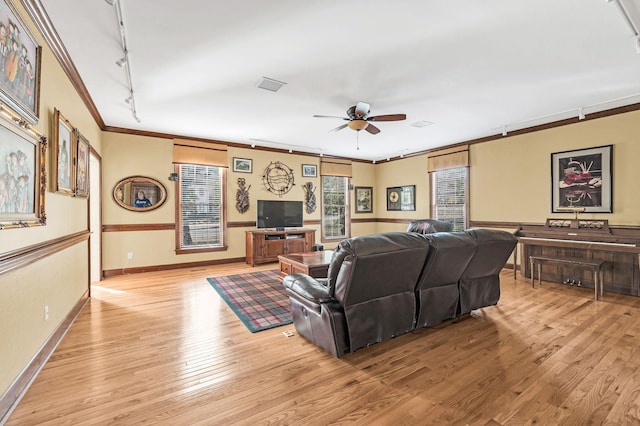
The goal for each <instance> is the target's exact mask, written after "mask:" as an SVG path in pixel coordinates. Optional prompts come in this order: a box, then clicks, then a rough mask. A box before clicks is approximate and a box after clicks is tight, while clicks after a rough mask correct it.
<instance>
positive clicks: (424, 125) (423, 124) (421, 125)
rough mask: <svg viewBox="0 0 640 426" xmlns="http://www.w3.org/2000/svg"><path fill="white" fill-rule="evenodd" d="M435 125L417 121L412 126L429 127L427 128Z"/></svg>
mask: <svg viewBox="0 0 640 426" xmlns="http://www.w3.org/2000/svg"><path fill="white" fill-rule="evenodd" d="M432 124H433V123H432V122H430V121H426V120H422V121H416V122H415V123H413V124H412V126H413V127H427V126H431V125H432Z"/></svg>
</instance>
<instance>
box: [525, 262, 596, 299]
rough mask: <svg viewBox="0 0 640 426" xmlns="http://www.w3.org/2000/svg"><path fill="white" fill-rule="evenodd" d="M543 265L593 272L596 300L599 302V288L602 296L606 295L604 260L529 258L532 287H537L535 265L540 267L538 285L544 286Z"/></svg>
mask: <svg viewBox="0 0 640 426" xmlns="http://www.w3.org/2000/svg"><path fill="white" fill-rule="evenodd" d="M543 263H555V264H564V265H571V266H575V267H579V268H583V269H587V270H590V271H593V282H594V284H593V288H594V291H595V300H598V286H599V287H600V296H602V295H603V294H604V272H603V266H604V260H589V259H579V258H577V257H546V256H529V264H530V265H531V287H535V269H534V266H535V265H538V283H539V285H542V264H543Z"/></svg>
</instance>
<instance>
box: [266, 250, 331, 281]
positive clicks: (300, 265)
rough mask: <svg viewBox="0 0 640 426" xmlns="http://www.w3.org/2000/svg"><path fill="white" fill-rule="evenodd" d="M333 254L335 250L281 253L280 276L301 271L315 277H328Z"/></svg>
mask: <svg viewBox="0 0 640 426" xmlns="http://www.w3.org/2000/svg"><path fill="white" fill-rule="evenodd" d="M332 256H333V250H324V251H309V252H305V253H291V254H281V255H280V256H278V261H279V262H280V277H281V278H282V277H284V276H286V275H289V274H296V273H301V274H307V275H309V276H310V277H313V278H326V277H327V272H328V271H329V263H331V257H332Z"/></svg>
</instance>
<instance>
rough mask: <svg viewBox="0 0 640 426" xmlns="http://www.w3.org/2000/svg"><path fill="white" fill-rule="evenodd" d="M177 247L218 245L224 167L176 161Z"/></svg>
mask: <svg viewBox="0 0 640 426" xmlns="http://www.w3.org/2000/svg"><path fill="white" fill-rule="evenodd" d="M178 170H179V182H180V184H179V188H180V189H179V195H178V199H179V212H180V226H179V241H180V245H179V247H180V248H199V247H222V246H223V245H224V241H223V235H224V232H223V224H224V217H223V212H224V209H223V182H224V169H223V168H221V167H214V166H203V165H198V164H180V165H179V166H178Z"/></svg>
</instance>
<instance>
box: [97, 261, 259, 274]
mask: <svg viewBox="0 0 640 426" xmlns="http://www.w3.org/2000/svg"><path fill="white" fill-rule="evenodd" d="M244 261H246V258H244V257H234V258H230V259H219V260H204V261H202V262H187V263H172V264H170V265H153V266H139V267H137V268H122V269H108V270H104V271H102V277H103V278H109V277H114V276H117V275H128V274H139V273H142V272H157V271H169V270H171V269H183V268H200V267H203V266H213V265H224V264H227V263H237V262H244Z"/></svg>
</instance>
